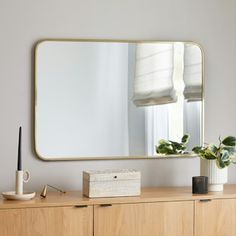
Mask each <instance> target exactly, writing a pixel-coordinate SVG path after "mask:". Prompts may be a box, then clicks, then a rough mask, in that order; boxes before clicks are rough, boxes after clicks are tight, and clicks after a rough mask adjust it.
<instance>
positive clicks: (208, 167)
mask: <svg viewBox="0 0 236 236" xmlns="http://www.w3.org/2000/svg"><path fill="white" fill-rule="evenodd" d="M200 167H201V168H200V171H201V175H202V176H208V191H212V192H213V191H214V192H216V191H223V189H224V184H225V183H227V182H228V168H227V167H225V168H223V169H219V168H218V167H217V165H216V161H215V160H204V159H201V162H200Z"/></svg>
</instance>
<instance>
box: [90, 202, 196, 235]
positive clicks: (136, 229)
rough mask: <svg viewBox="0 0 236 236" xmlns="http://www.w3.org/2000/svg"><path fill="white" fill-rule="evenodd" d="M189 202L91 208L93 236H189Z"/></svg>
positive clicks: (191, 218) (191, 220)
mask: <svg viewBox="0 0 236 236" xmlns="http://www.w3.org/2000/svg"><path fill="white" fill-rule="evenodd" d="M193 209H194V203H193V201H186V202H159V203H139V204H116V205H108V206H107V205H105V206H95V209H94V236H157V235H160V236H192V235H193Z"/></svg>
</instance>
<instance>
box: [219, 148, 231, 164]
mask: <svg viewBox="0 0 236 236" xmlns="http://www.w3.org/2000/svg"><path fill="white" fill-rule="evenodd" d="M220 159H221V161H223V162H226V161H228V160H229V159H230V156H229V152H228V151H227V150H223V151H222V152H221V156H220Z"/></svg>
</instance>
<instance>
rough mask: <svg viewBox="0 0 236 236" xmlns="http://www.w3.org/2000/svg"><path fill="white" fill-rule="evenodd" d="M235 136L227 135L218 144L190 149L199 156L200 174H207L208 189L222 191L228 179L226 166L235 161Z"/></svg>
mask: <svg viewBox="0 0 236 236" xmlns="http://www.w3.org/2000/svg"><path fill="white" fill-rule="evenodd" d="M235 147H236V137H234V136H228V137H226V138H224V139H223V140H221V138H220V137H219V144H218V145H215V144H209V145H206V146H196V147H194V148H193V149H192V150H193V152H194V153H196V154H198V155H199V156H200V157H201V163H200V170H201V175H203V176H208V184H209V185H208V190H209V191H223V188H224V184H225V183H227V181H228V168H227V167H228V166H229V165H230V164H231V163H236V160H235V156H236V149H235Z"/></svg>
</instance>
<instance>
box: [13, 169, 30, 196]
mask: <svg viewBox="0 0 236 236" xmlns="http://www.w3.org/2000/svg"><path fill="white" fill-rule="evenodd" d="M24 174H25V175H26V178H25V179H24ZM29 178H30V175H29V172H28V171H23V170H17V171H16V194H20V195H21V194H23V183H24V182H25V183H26V182H28V181H29Z"/></svg>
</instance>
